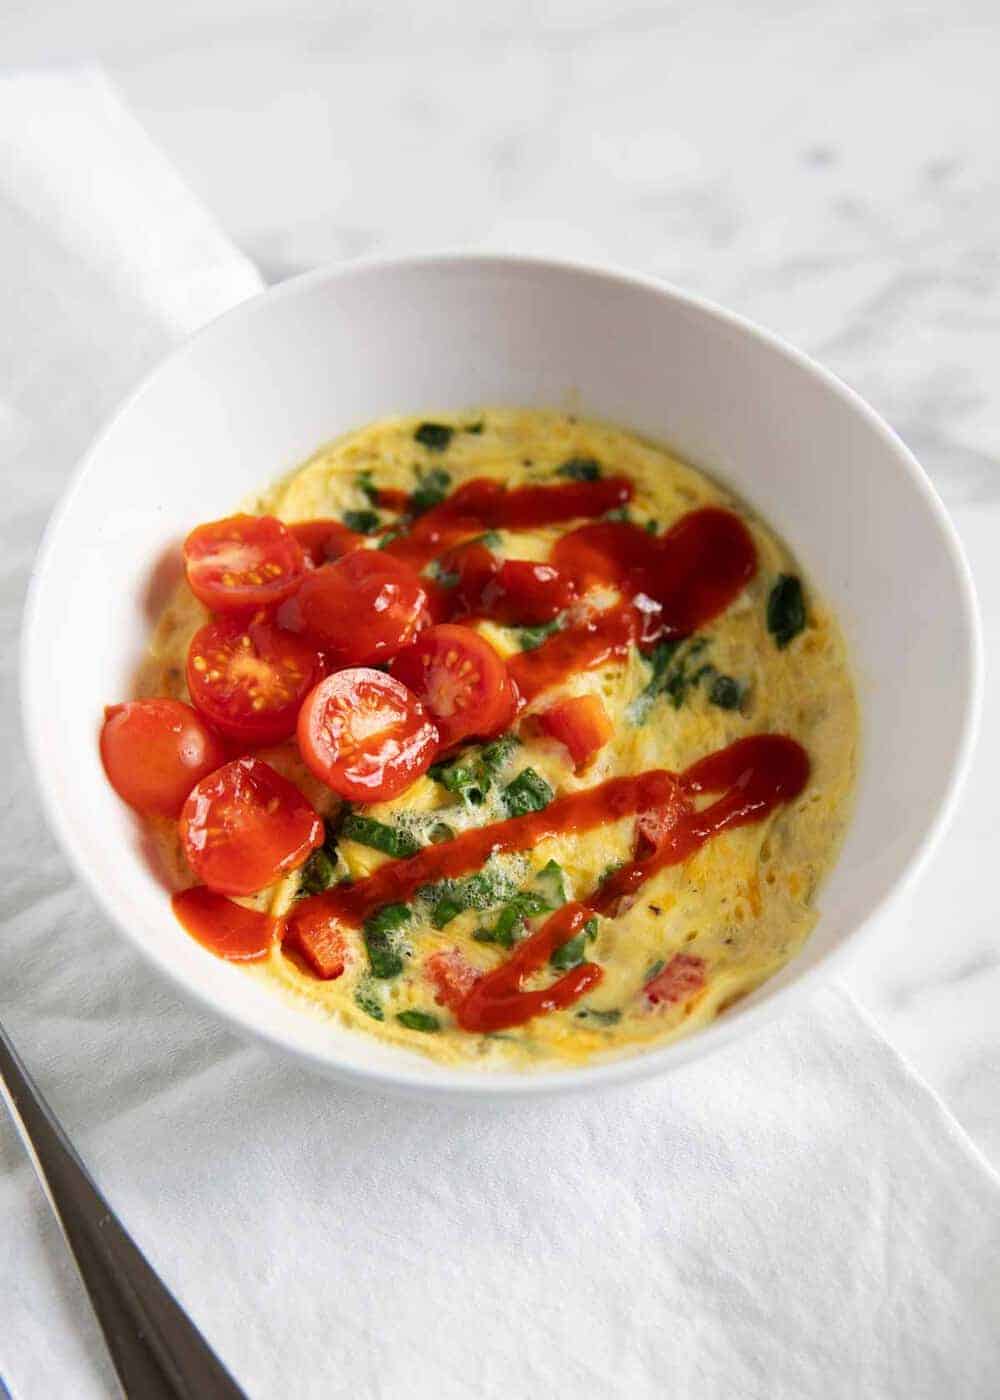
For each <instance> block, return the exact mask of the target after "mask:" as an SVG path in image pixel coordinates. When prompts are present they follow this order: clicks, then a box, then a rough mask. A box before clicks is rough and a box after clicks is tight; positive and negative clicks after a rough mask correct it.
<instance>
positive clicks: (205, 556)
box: [184, 515, 306, 612]
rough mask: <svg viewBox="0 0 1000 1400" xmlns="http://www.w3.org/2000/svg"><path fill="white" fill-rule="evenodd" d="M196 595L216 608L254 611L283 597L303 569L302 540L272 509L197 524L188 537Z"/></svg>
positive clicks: (188, 561)
mask: <svg viewBox="0 0 1000 1400" xmlns="http://www.w3.org/2000/svg"><path fill="white" fill-rule="evenodd" d="M184 567H185V569H186V570H187V580H188V583H189V584H190V585H191V589H192V592H193V593H194V595H195V597H197V598H200V599H201V601H202V602H203V603H204V604H205V606H206V607H207V608H211V609H212V611H213V612H250V611H252V610H253V609H256V608H264V607H267V606H268V604H270V603H280V602H281V600H282V598H287V597H288V595H289V594H290V593H293V592H294V591H295V589H296V588H297V587H298V584H299V580H300V579H301V577H302V575H303V573H304V572H305V567H306V560H305V555H304V554H303V552H302V546H301V545H300V544H299V542H298V540H297V539H296V538H295V536H294V535H293V534H292V532H291V531H290V530H289V529H288V527H287V526H285V525H282V523H281V521H280V520H275V518H274V516H272V515H231V516H229V518H228V519H227V520H213V521H212V522H211V523H210V524H208V525H199V526H198V528H197V529H196V530H192V531H191V533H190V535H188V537H187V539H186V540H185V541H184Z"/></svg>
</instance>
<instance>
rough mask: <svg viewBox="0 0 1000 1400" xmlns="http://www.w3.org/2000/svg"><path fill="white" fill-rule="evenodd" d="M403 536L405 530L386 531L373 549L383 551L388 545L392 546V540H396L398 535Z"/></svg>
mask: <svg viewBox="0 0 1000 1400" xmlns="http://www.w3.org/2000/svg"><path fill="white" fill-rule="evenodd" d="M405 534H406V531H405V530H387V531H386V532H385V534H384V535H382V536H381V537H380V539H379V542H378V544H377V545H376V546H375V548H376V549H385V548H386V547H387V546H388V545H390V544H392V542H393V540H398V539H399V537H400V535H405Z"/></svg>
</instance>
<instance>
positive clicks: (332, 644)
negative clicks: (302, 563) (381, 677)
mask: <svg viewBox="0 0 1000 1400" xmlns="http://www.w3.org/2000/svg"><path fill="white" fill-rule="evenodd" d="M278 620H279V622H280V623H281V625H282V627H287V628H288V629H289V630H291V631H293V632H308V633H309V634H310V635H311V636H313V637H315V638H316V640H317V641H318V642H319V643H320V644H321V645H322V647H323V650H324V651H325V652H326V653H327V655H328V656H329V658H330V659H331V661H332V663H333V664H334V665H336V666H361V665H374V664H376V663H380V662H383V661H388V660H389V658H390V657H392V656H395V654H396V652H397V651H401V650H402V649H403V647H405V646H409V644H410V642H412V641H414V639H415V638H416V636H417V634H418V633H419V632H420V631H421V629H422V628H424V627H426V626H428V625H429V624H430V620H431V614H430V609H429V604H428V596H427V590H426V589H425V588H424V586H423V583H422V581H421V579H420V576H419V574H416V573H414V571H413V570H412V569H411V568H410V567H409V565H408V564H403V563H401V562H400V561H399V560H398V559H393V558H392V556H391V555H387V554H383V553H382V551H381V550H371V549H357V550H354V551H353V553H351V554H346V555H345V556H344V558H343V559H339V560H338V561H337V563H336V564H325V565H324V566H323V567H322V568H321V569H316V570H315V571H314V572H313V573H310V574H307V575H306V578H305V579H304V580H303V583H302V586H301V587H300V589H299V591H298V592H297V593H296V595H295V597H294V598H290V599H289V600H288V602H287V603H285V604H283V605H282V607H281V609H280V611H279V613H278Z"/></svg>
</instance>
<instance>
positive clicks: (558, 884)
mask: <svg viewBox="0 0 1000 1400" xmlns="http://www.w3.org/2000/svg"><path fill="white" fill-rule="evenodd" d="M528 888H529V889H530V890H531V891H532V892H533V893H534V894H537V895H539V896H541V898H542V899H544V900H545V903H546V906H547V908H549V909H558V908H559V907H560V905H563V904H565V903H566V877H565V875H564V874H563V868H562V866H561V865H560V864H559V862H558V861H555V860H550V861H549V863H548V864H547V865H543V866H542V868H541V870H539V871H538V872H537V873H536V874H535V875H534V876H533V877H532V880H531V884H530V885H529V886H528Z"/></svg>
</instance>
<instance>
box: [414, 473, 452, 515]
mask: <svg viewBox="0 0 1000 1400" xmlns="http://www.w3.org/2000/svg"><path fill="white" fill-rule="evenodd" d="M450 486H451V477H450V476H449V475H448V473H447V472H446V471H442V470H441V468H440V467H435V468H434V470H433V471H429V472H427V473H422V474H421V476H420V478H419V480H418V481H417V485H416V489H415V490H414V491H413V493H412V495H411V496H410V512H411V514H413V515H423V514H424V512H425V511H428V510H430V509H431V507H432V506H439V505H440V504H441V502H442V501H443V500H444V498H445V496H447V494H448V488H449V487H450Z"/></svg>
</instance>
